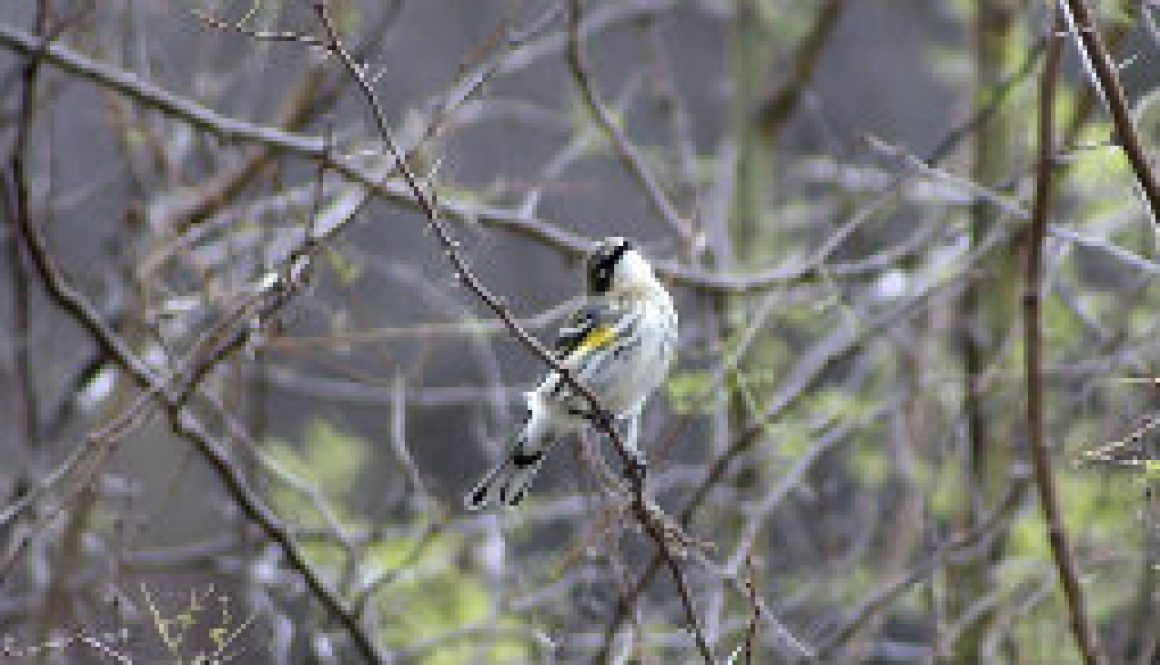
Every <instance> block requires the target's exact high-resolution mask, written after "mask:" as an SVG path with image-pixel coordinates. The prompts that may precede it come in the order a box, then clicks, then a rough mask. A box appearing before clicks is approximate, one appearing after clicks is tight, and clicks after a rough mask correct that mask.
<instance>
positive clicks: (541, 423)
mask: <svg viewBox="0 0 1160 665" xmlns="http://www.w3.org/2000/svg"><path fill="white" fill-rule="evenodd" d="M539 407H540V402H539V400H538V399H537V396H536V395H535V394H534V393H529V394H528V419H527V421H526V422H525V423H524V429H523V431H522V432H520V436H519V439H517V440H516V442H515V445H513V446H512V447H511V449H510V450H508V454H507V457H506V458H505V459H504V461H503V462H501V463H500V464H499V465H498V466H496V467H495V468H494V469H492V470H491V471H489V472H488V473H487V475H486V476H484V477H483V480H481V481H479V484H478V485H476V486H475V489H473V490H471V492H470V493H468V495H467V497H466V500H465V501H464V503H465V504H466V505H467V509H468V510H480V509H482V508H486V507H487V506H489V505H499V506H504V507H511V506H515V505H518V504H519V502H520V501H523V499H524V495H525V494H526V493H527V491H528V486H529V485H531V484H532V480H533V479H535V477H536V472H538V471H539V470H540V464H542V463H543V461H544V455H545V454H547V452H548V449H549V448H551V446H552V443H553V442H554V441H555V440H556V438H557V437H556V434H555V432H553V431H552V430H553V428H552V426H551V425H550V424H549V421H548V418H546V417H544V410H543V409H542V408H539Z"/></svg>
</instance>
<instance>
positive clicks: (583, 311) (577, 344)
mask: <svg viewBox="0 0 1160 665" xmlns="http://www.w3.org/2000/svg"><path fill="white" fill-rule="evenodd" d="M617 318H618V317H617V313H616V312H615V311H614V310H612V309H611V308H609V307H606V306H602V305H585V306H584V307H581V308H580V309H579V310H577V311H576V313H575V314H574V315H573V316H572V318H571V319H570V320H569V321H568V323H566V324H565V325H564V326H563V327H562V328H560V331H559V333H557V335H556V341H555V343H554V344H553V345H552V352H553V353H554V354H555V356H556V358H557V359H558V360H560V361H561V362H565V361H569V360H572V359H575V358H579V357H583V356H585V355H587V354H588V353H590V352H592V351H596V350H598V349H602V348H604V347H606V346H608V345H609V344H611V343H612V341H613V339H614V338H615V324H616V320H617Z"/></svg>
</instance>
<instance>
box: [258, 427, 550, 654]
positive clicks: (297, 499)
mask: <svg viewBox="0 0 1160 665" xmlns="http://www.w3.org/2000/svg"><path fill="white" fill-rule="evenodd" d="M265 449H266V451H267V452H268V453H269V455H270V456H271V457H272V458H273V459H274V460H276V462H277V463H278V464H279V465H280V466H281V467H282V468H283V469H284V470H285V471H286V472H287V473H289V474H292V475H293V476H294V477H296V478H298V479H300V480H301V481H303V483H305V484H307V485H309V486H313V487H317V488H318V489H319V490H320V492H321V493H322V494H323V495H324V499H325V500H326V502H327V505H328V506H330V508H331V509H332V510H333V512H334V513H335V514H336V515H337V516H338V518H339V520H340V522H341V525H342V527H343V528H344V529H347V530H351V531H355V530H359V529H366V528H368V527H369V526H370V525H372V524H375V520H372V519H371V518H369V517H368V516H366V515H363V514H360V513H358V512H357V511H355V510H354V509H353V508H351V507H350V499H352V498H353V497H354V496H355V494H356V492H357V490H358V488H359V486H360V483H361V482H367V479H366V478H365V477H363V475H364V472H365V470H366V469H367V468H368V463H369V456H370V454H371V446H370V444H369V443H368V442H367V441H366V440H365V439H363V438H361V437H358V436H354V435H351V434H348V433H345V432H343V431H341V430H340V429H338V428H337V427H335V426H334V425H333V424H331V423H329V422H326V421H322V420H313V421H310V422H309V424H307V425H306V427H305V431H304V433H303V437H302V440H301V442H299V443H291V442H288V441H284V440H280V439H272V440H270V441H268V442H267V444H266V446H265ZM271 501H272V503H273V505H274V506H275V508H276V509H277V510H278V512H279V514H281V515H282V516H284V517H286V518H288V519H291V520H293V521H294V522H295V523H297V524H301V525H303V526H307V527H310V526H313V527H320V526H322V521H321V520H322V518H321V517H320V516H319V514H318V511H317V510H316V509H315V508H314V507H313V505H312V504H311V502H310V500H309V499H308V498H307V497H305V496H303V495H302V494H301V493H300V492H297V491H295V490H292V489H290V488H288V487H285V486H278V485H275V486H274V487H273V488H271ZM406 526H407V529H408V530H414V529H415V527H416V525H413V524H411V525H406ZM418 526H420V527H421V526H422V525H418ZM420 530H421V531H425V529H420ZM394 532H395V530H394V529H393V528H392V527H391V526H390V525H387V526H386V527H385V528H383V529H382V531H381V532H380V533H379V534H378V537H377V538H375V539H374V540H373V541H372V542H370V543H369V544H368V546H367V547H366V549H365V552H363V554H362V556H361V557H360V559H359V562H358V564H357V567H358V570H359V575H360V577H361V578H363V579H373V578H378V577H383V578H384V579H386V580H387V581H385V582H383V583H380V584H379V585H378V586H377V587H376V589H375V592H374V596H373V602H374V603H375V605H376V607H377V610H378V612H377V616H378V617H379V625H380V626H381V627H380V633H381V636H382V639H383V641H384V643H385V644H386V645H388V646H389V647H390V648H391V649H392V650H396V649H397V650H402V651H409V650H415V651H416V653H417V654H418V655H417V657H416V660H415V662H419V663H423V664H424V665H458V664H459V663H467V662H471V663H523V662H527V661H528V660H529V659H530V658H531V655H530V654H531V652H530V651H529V647H528V643H527V640H526V639H516V638H513V637H510V635H509V632H513V631H514V629H517V628H519V627H520V626H521V625H522V619H520V618H518V617H516V616H508V615H505V614H502V613H501V614H499V615H497V609H496V608H495V607H494V604H493V602H492V600H491V596H490V594H489V593H488V591H487V587H486V583H485V581H484V580H483V579H482V578H480V577H479V575H478V574H475V573H472V572H469V569H465V568H464V567H463V566H461V565H460V558H461V557H462V556H464V551H465V548H466V546H467V543H466V541H465V540H464V538H463V536H462V535H460V534H458V533H456V532H454V531H450V530H439V531H438V532H437V533H436V534H435V535H433V536H430V537H427V536H426V535H425V534H423V533H421V534H420V535H392V534H393V533H394ZM305 550H306V552H307V554H308V555H309V557H310V560H311V563H312V564H313V565H315V566H317V567H318V568H319V569H320V570H322V571H323V572H324V573H326V574H327V576H328V577H330V578H331V579H332V580H338V579H340V578H341V577H342V574H343V572H344V566H345V565H346V555H347V552H346V551H345V550H344V549H343V548H342V547H341V546H339V545H338V544H336V543H330V542H312V543H308V544H307V545H306V547H305ZM475 629H480V630H481V631H482V632H483V633H484V635H486V633H487V632H488V631H493V632H495V633H496V635H497V636H496V637H495V639H492V640H488V639H478V638H477V639H462V640H445V639H443V638H446V636H447V635H451V634H454V633H455V632H456V631H461V630H475ZM484 643H486V644H488V646H480V645H481V644H484Z"/></svg>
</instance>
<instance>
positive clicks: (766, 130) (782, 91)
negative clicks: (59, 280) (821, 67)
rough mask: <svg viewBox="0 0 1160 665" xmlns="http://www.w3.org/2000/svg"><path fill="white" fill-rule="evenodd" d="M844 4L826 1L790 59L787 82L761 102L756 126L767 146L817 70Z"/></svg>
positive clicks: (783, 124)
mask: <svg viewBox="0 0 1160 665" xmlns="http://www.w3.org/2000/svg"><path fill="white" fill-rule="evenodd" d="M846 4H847V3H846V0H826V1H825V4H823V5H822V7H821V8H820V9H819V10H818V15H817V18H815V19H814V25H813V27H811V28H810V31H809V32H808V33H806V36H805V37H804V38H802V40H801V43H800V44H798V46H797V49H796V51H795V53H794V55H793V59H792V60H793V65H791V69H792V72H791V74H790V77H789V79H788V80H787V81H786V82H785V83H784V84H783V85H782V86H781V88H779V89H778V90H777V92H775V93H773V94H772V95H770V97H769V98H768V99H767V100H765V101H764V102H762V104H761V108H760V109H758V112H757V124H758V126H759V127H760V128H761V133H762V136H763V139H764V140H765V142H766V145H767V146H772V145H773V143H774V141H776V140H777V135H778V133H780V131H781V130H782V128H783V127H785V124H786V121H788V120H789V119H790V117H791V116H792V114H793V111H794V109H795V108H797V105H798V100H799V99H800V98H801V95H802V92H803V91H804V90H805V89H806V86H807V85H808V84H809V81H810V79H811V78H813V75H814V71H815V70H816V69H817V66H818V62H819V61H820V60H821V55H822V53H823V52H824V51H825V47H826V43H827V42H829V40H830V35H831V34H833V32H834V27H835V26H837V25H838V19H840V18H841V17H842V11H843V10H844V9H845V8H846Z"/></svg>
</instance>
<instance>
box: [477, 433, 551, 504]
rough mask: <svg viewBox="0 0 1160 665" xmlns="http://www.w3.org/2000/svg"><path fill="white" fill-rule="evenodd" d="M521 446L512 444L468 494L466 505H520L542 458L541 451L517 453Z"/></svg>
mask: <svg viewBox="0 0 1160 665" xmlns="http://www.w3.org/2000/svg"><path fill="white" fill-rule="evenodd" d="M519 451H520V446H519V445H518V444H517V445H516V446H514V447H513V449H512V452H511V453H509V454H508V456H507V459H505V460H504V461H503V462H501V463H500V464H499V465H498V466H496V467H495V468H494V469H492V470H491V471H489V472H488V474H487V475H486V476H484V477H483V480H481V481H480V482H479V484H478V485H476V486H475V489H473V490H471V493H469V494H468V495H467V501H466V504H467V509H468V510H480V509H482V508H486V507H487V506H489V505H493V504H495V505H500V506H504V507H511V506H516V505H519V503H520V501H523V499H524V495H525V494H526V493H527V491H528V486H529V485H531V484H532V480H533V479H534V478H535V477H536V472H538V471H539V470H540V464H542V463H543V461H544V453H543V452H542V451H541V452H539V453H535V454H532V455H523V454H520V452H519Z"/></svg>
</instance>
